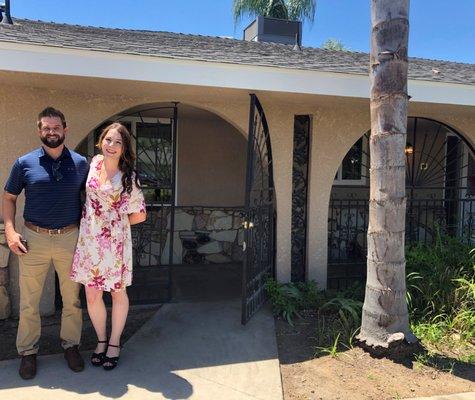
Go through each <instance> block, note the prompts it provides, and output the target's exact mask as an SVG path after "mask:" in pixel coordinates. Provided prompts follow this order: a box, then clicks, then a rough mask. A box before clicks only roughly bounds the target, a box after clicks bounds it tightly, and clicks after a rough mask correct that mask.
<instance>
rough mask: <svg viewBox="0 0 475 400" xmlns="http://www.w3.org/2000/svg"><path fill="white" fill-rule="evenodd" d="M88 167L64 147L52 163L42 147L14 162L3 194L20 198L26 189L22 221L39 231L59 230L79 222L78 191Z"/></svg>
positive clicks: (79, 156) (80, 158)
mask: <svg viewBox="0 0 475 400" xmlns="http://www.w3.org/2000/svg"><path fill="white" fill-rule="evenodd" d="M88 172H89V164H88V162H87V160H86V158H84V157H83V156H81V155H79V154H78V153H76V152H74V151H71V150H68V149H67V148H66V147H64V149H63V152H62V153H61V156H60V157H59V158H58V159H56V160H54V159H53V158H51V157H50V156H49V155H48V153H46V152H45V150H44V149H43V147H40V148H39V149H36V150H33V151H32V152H30V153H28V154H25V155H24V156H22V157H20V158H19V159H17V160H16V162H15V164H14V165H13V168H12V170H11V173H10V177H9V178H8V180H7V183H6V184H5V191H7V192H8V193H11V194H14V195H17V196H18V195H19V194H20V193H21V191H22V190H23V189H25V210H24V212H23V217H24V218H25V221H29V222H31V223H32V224H35V225H38V226H40V227H42V228H51V229H59V228H62V227H65V226H67V225H71V224H75V223H78V222H79V220H80V218H81V190H82V189H83V188H84V185H85V182H86V179H87V174H88Z"/></svg>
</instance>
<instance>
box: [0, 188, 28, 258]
mask: <svg viewBox="0 0 475 400" xmlns="http://www.w3.org/2000/svg"><path fill="white" fill-rule="evenodd" d="M17 197H18V196H15V195H14V194H11V193H8V192H3V203H2V205H3V222H4V224H5V237H6V239H7V243H8V247H9V248H10V250H11V251H13V252H14V253H15V254H16V255H18V256H22V255H23V254H26V253H27V250H26V248H25V246H23V244H22V243H21V241H20V239H21V235H20V234H19V233H17V231H15V222H14V221H15V213H16V199H17Z"/></svg>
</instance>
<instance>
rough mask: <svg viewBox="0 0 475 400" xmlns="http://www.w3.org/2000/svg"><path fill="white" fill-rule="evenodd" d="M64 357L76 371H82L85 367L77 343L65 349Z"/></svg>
mask: <svg viewBox="0 0 475 400" xmlns="http://www.w3.org/2000/svg"><path fill="white" fill-rule="evenodd" d="M64 358H65V359H66V361H67V362H68V367H69V368H71V369H72V370H73V371H74V372H81V371H82V370H83V369H84V360H83V358H82V357H81V354H79V350H78V346H77V345H76V346H72V347H68V348H67V349H66V350H64Z"/></svg>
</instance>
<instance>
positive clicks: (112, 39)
mask: <svg viewBox="0 0 475 400" xmlns="http://www.w3.org/2000/svg"><path fill="white" fill-rule="evenodd" d="M14 22H15V24H14V25H4V24H0V41H3V42H16V43H27V44H36V45H44V46H54V47H65V48H75V49H85V50H93V51H105V52H114V53H126V54H139V55H147V56H155V57H168V58H178V59H191V60H200V61H211V62H223V63H232V64H246V65H259V66H272V67H281V68H290V69H303V70H319V71H331V72H342V73H350V74H364V75H366V74H367V73H368V64H369V56H368V54H366V53H358V52H343V51H330V50H324V49H319V48H312V47H303V48H302V50H301V51H298V50H293V46H290V45H284V44H276V43H263V42H260V43H257V42H247V41H243V40H237V39H229V38H221V37H211V36H201V35H190V34H181V33H171V32H158V31H140V30H125V29H111V28H96V27H90V26H79V25H66V24H58V23H52V22H42V21H30V20H24V19H15V20H14ZM409 78H410V79H418V80H426V81H433V82H436V81H438V82H452V83H463V84H470V85H473V84H475V64H463V63H456V62H449V61H439V60H426V59H421V58H410V59H409Z"/></svg>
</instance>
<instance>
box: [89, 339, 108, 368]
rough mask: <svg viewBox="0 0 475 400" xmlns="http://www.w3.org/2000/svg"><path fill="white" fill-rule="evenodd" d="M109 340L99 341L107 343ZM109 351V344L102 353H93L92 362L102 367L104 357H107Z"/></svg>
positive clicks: (99, 341)
mask: <svg viewBox="0 0 475 400" xmlns="http://www.w3.org/2000/svg"><path fill="white" fill-rule="evenodd" d="M107 342H108V341H107V340H98V341H97V343H107ZM106 353H107V346H106V349H105V350H104V351H103V352H101V353H92V354H91V364H92V365H94V366H95V367H100V366H101V365H102V364H103V363H104V358H105V357H106Z"/></svg>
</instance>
